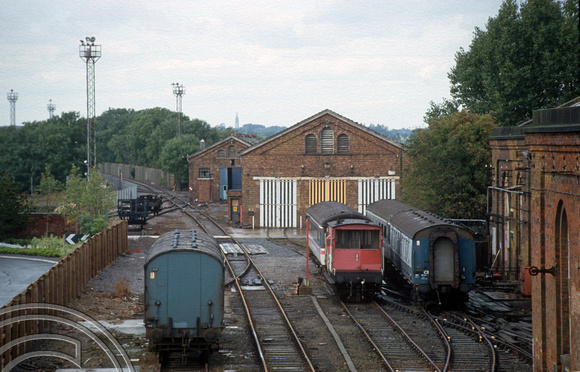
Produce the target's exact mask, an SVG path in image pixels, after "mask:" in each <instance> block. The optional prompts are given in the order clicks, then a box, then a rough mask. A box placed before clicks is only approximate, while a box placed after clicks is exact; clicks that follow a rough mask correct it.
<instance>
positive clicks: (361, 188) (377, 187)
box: [358, 178, 396, 214]
mask: <svg viewBox="0 0 580 372" xmlns="http://www.w3.org/2000/svg"><path fill="white" fill-rule="evenodd" d="M395 181H396V180H395V179H394V178H370V179H361V180H359V181H358V211H359V212H360V213H363V214H364V213H366V211H367V205H369V204H372V203H374V202H376V201H377V200H381V199H395Z"/></svg>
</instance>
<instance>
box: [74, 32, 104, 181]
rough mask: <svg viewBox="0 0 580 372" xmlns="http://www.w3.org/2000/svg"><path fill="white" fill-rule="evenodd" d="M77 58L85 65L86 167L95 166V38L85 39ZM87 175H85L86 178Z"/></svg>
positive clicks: (97, 48) (98, 50)
mask: <svg viewBox="0 0 580 372" xmlns="http://www.w3.org/2000/svg"><path fill="white" fill-rule="evenodd" d="M79 56H80V57H81V59H82V60H83V61H85V63H86V65H87V167H88V168H94V167H96V165H97V119H96V115H95V63H97V61H98V60H99V58H101V46H100V45H95V37H94V36H92V37H86V38H85V41H83V40H81V45H79ZM88 176H89V175H88V174H87V177H88Z"/></svg>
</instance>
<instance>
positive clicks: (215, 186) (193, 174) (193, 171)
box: [189, 137, 248, 202]
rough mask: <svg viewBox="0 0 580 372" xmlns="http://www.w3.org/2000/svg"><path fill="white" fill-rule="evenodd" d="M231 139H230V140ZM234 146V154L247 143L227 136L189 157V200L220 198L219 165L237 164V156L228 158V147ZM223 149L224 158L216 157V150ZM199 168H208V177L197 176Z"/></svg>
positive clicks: (215, 199) (200, 200)
mask: <svg viewBox="0 0 580 372" xmlns="http://www.w3.org/2000/svg"><path fill="white" fill-rule="evenodd" d="M230 140H231V141H230ZM230 146H234V147H235V148H236V154H237V153H239V152H240V151H242V150H244V149H246V148H247V147H248V145H247V144H245V143H243V142H241V141H239V140H237V139H235V138H233V137H229V138H227V139H226V140H224V141H221V142H218V143H217V144H215V145H214V146H211V147H209V148H207V149H206V150H205V151H200V152H199V153H198V154H194V155H193V156H191V157H190V158H189V186H190V188H191V191H190V198H191V200H193V201H195V200H197V201H199V202H207V201H218V200H220V189H219V187H220V171H219V169H220V168H219V167H230V166H239V165H240V159H239V156H236V157H235V158H228V157H227V154H228V148H229V147H230ZM220 150H221V151H224V153H225V155H226V158H222V159H218V158H217V153H218V151H220ZM199 168H209V170H210V177H209V179H200V178H199Z"/></svg>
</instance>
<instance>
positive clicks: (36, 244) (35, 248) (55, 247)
mask: <svg viewBox="0 0 580 372" xmlns="http://www.w3.org/2000/svg"><path fill="white" fill-rule="evenodd" d="M81 244H82V243H77V244H68V243H66V242H65V241H64V239H63V238H60V237H57V236H52V235H51V236H49V237H45V238H32V239H31V240H30V241H29V243H28V244H26V247H25V248H9V247H0V253H11V254H21V255H28V256H44V257H65V256H66V255H68V254H69V253H70V252H72V251H74V250H75V249H77V248H78V247H79V246H80V245H81Z"/></svg>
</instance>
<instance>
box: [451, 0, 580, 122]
mask: <svg viewBox="0 0 580 372" xmlns="http://www.w3.org/2000/svg"><path fill="white" fill-rule="evenodd" d="M579 56H580V40H579V38H578V4H577V2H576V1H572V0H566V1H565V2H561V1H557V0H528V1H522V2H521V5H520V7H518V2H517V1H516V0H506V1H504V3H503V4H502V5H501V7H500V9H499V12H498V14H497V16H496V17H495V18H490V19H489V20H488V23H487V25H486V30H480V29H477V28H476V29H475V32H474V37H473V39H472V43H471V45H470V47H469V50H467V51H465V50H463V49H460V51H459V52H457V54H456V56H455V62H456V65H455V67H454V68H452V69H451V72H450V73H449V79H450V81H451V95H452V97H453V99H454V100H456V103H457V104H461V105H462V106H463V107H464V108H466V109H468V110H469V111H471V112H474V113H477V114H487V113H489V112H491V111H494V112H496V113H497V123H498V125H500V126H513V125H517V124H520V123H522V122H523V121H526V120H528V119H530V118H531V114H532V112H533V110H536V109H540V108H549V107H555V106H558V105H560V104H562V103H564V102H567V101H569V100H571V99H573V98H575V97H576V96H578V93H579V86H580V61H579Z"/></svg>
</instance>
